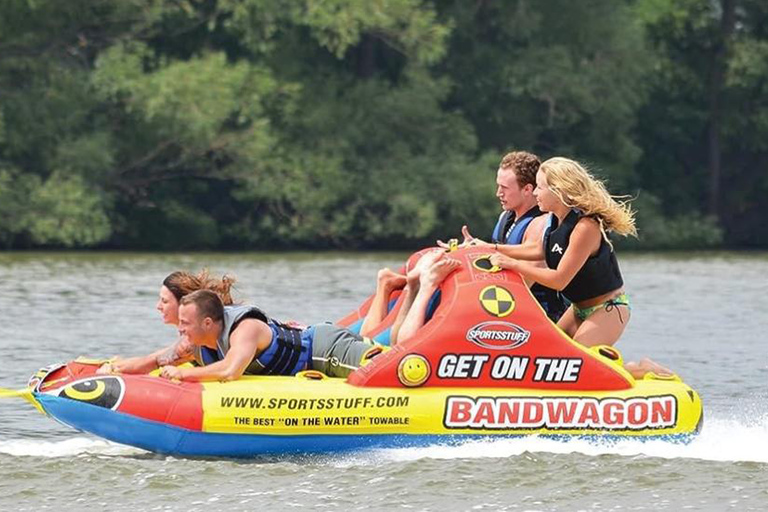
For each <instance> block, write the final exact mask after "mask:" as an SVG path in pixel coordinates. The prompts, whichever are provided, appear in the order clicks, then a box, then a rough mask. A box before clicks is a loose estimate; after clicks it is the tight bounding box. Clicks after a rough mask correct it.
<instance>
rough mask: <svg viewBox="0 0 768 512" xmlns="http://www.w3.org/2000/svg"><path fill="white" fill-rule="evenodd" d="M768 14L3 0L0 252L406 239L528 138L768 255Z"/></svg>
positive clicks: (678, 219)
mask: <svg viewBox="0 0 768 512" xmlns="http://www.w3.org/2000/svg"><path fill="white" fill-rule="evenodd" d="M767 5H768V4H766V3H765V2H764V1H761V0H709V1H701V0H624V1H614V0H580V1H578V2H574V1H572V0H548V1H546V2H540V1H532V0H507V1H503V2H502V1H491V0H474V1H466V0H369V1H365V2H360V1H358V0H67V1H61V0H0V247H5V248H25V247H109V248H154V249H200V248H224V249H228V248H238V249H271V248H285V247H370V248H405V247H413V246H416V245H419V244H422V243H424V242H427V241H431V240H433V239H434V238H436V237H443V238H444V237H446V236H451V235H453V234H456V233H458V230H459V228H460V226H461V225H462V224H463V223H468V224H469V225H470V226H472V227H473V231H474V232H476V233H478V234H480V233H483V232H487V231H489V230H490V228H491V225H492V224H493V222H494V221H495V217H496V215H497V213H498V212H497V209H498V204H497V202H496V200H495V198H494V195H493V194H494V180H495V170H496V167H497V165H498V162H499V160H500V158H501V156H502V155H503V153H504V152H506V151H507V150H510V149H513V148H519V149H528V150H532V151H534V152H537V153H539V154H540V155H541V156H542V157H545V158H546V157H549V156H554V155H565V156H570V157H573V158H575V159H578V160H581V161H584V162H586V163H588V164H589V165H590V166H591V168H592V169H593V170H594V171H595V172H597V173H598V174H600V175H601V176H603V177H605V178H606V179H607V180H608V183H609V188H610V189H611V190H612V191H613V192H614V193H617V194H631V195H633V196H637V199H636V201H635V205H636V207H637V210H638V219H639V223H640V233H641V237H640V239H639V240H637V241H633V242H631V243H632V244H633V245H634V246H638V247H645V248H674V247H677V248H691V247H712V246H719V245H727V246H731V247H749V246H763V247H764V246H766V245H767V244H768V222H765V220H764V217H765V215H764V214H762V212H761V210H760V202H761V198H762V194H765V193H768V172H766V171H765V168H766V164H767V163H768V108H766V107H767V106H768V90H767V89H768V6H767Z"/></svg>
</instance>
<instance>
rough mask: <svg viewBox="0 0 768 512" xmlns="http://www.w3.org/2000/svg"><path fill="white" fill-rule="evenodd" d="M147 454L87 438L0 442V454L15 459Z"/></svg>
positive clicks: (127, 447) (128, 447)
mask: <svg viewBox="0 0 768 512" xmlns="http://www.w3.org/2000/svg"><path fill="white" fill-rule="evenodd" d="M142 453H147V452H145V451H144V450H141V449H139V448H132V447H130V446H125V445H121V444H115V443H110V442H109V441H101V440H98V439H89V438H87V437H73V438H69V439H65V440H62V441H45V440H39V439H8V440H4V441H0V454H5V455H11V456H13V457H46V458H56V457H73V456H77V455H84V454H87V455H110V456H120V455H136V454H142Z"/></svg>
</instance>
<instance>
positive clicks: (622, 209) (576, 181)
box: [539, 157, 637, 240]
mask: <svg viewBox="0 0 768 512" xmlns="http://www.w3.org/2000/svg"><path fill="white" fill-rule="evenodd" d="M539 170H540V171H541V172H543V173H544V174H545V176H546V178H547V185H549V189H550V190H551V191H552V192H553V193H554V194H555V195H556V196H557V197H558V198H559V199H560V200H561V201H562V202H563V204H564V205H566V206H568V207H570V208H578V209H579V210H581V211H582V213H583V214H584V215H588V216H593V217H596V218H597V220H598V222H599V223H600V229H601V230H602V231H603V236H605V232H606V231H614V232H616V233H618V234H620V235H623V236H627V235H632V236H637V228H636V227H635V212H634V211H632V208H630V206H629V201H626V200H624V201H622V199H627V198H628V196H611V194H609V193H608V190H606V188H605V185H603V182H602V181H600V180H598V179H597V178H595V177H594V176H592V175H591V174H590V173H589V171H587V169H585V168H584V167H583V166H582V165H580V164H579V163H578V162H575V161H573V160H570V159H568V158H562V157H555V158H550V159H549V160H547V161H545V162H544V163H543V164H541V167H540V168H539ZM606 240H607V237H606Z"/></svg>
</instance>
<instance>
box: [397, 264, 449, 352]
mask: <svg viewBox="0 0 768 512" xmlns="http://www.w3.org/2000/svg"><path fill="white" fill-rule="evenodd" d="M460 266H461V262H460V261H459V260H454V259H452V258H449V259H445V260H441V261H437V262H435V263H433V264H432V266H430V267H429V269H427V271H426V272H424V273H422V275H421V277H420V286H419V291H418V292H417V293H416V298H415V299H414V300H413V305H412V307H411V308H410V310H409V311H408V313H407V315H406V317H405V320H404V321H403V326H402V328H401V329H400V332H399V333H398V341H400V340H405V339H408V338H410V337H412V336H413V335H415V334H416V331H418V330H419V329H420V328H421V327H422V326H423V325H424V323H425V321H426V315H427V306H429V299H431V298H432V294H433V293H435V291H436V290H437V288H438V287H439V286H440V284H441V283H442V282H443V281H444V280H445V278H446V277H448V276H449V275H450V274H451V272H453V271H454V270H456V269H458V268H459V267H460Z"/></svg>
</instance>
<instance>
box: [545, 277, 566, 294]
mask: <svg viewBox="0 0 768 512" xmlns="http://www.w3.org/2000/svg"><path fill="white" fill-rule="evenodd" d="M570 282H571V279H563V278H562V277H556V278H555V279H553V280H552V282H551V283H549V285H548V286H549V287H550V288H552V289H553V290H555V291H558V292H561V291H563V290H565V288H566V287H567V286H568V285H569V284H570Z"/></svg>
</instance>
